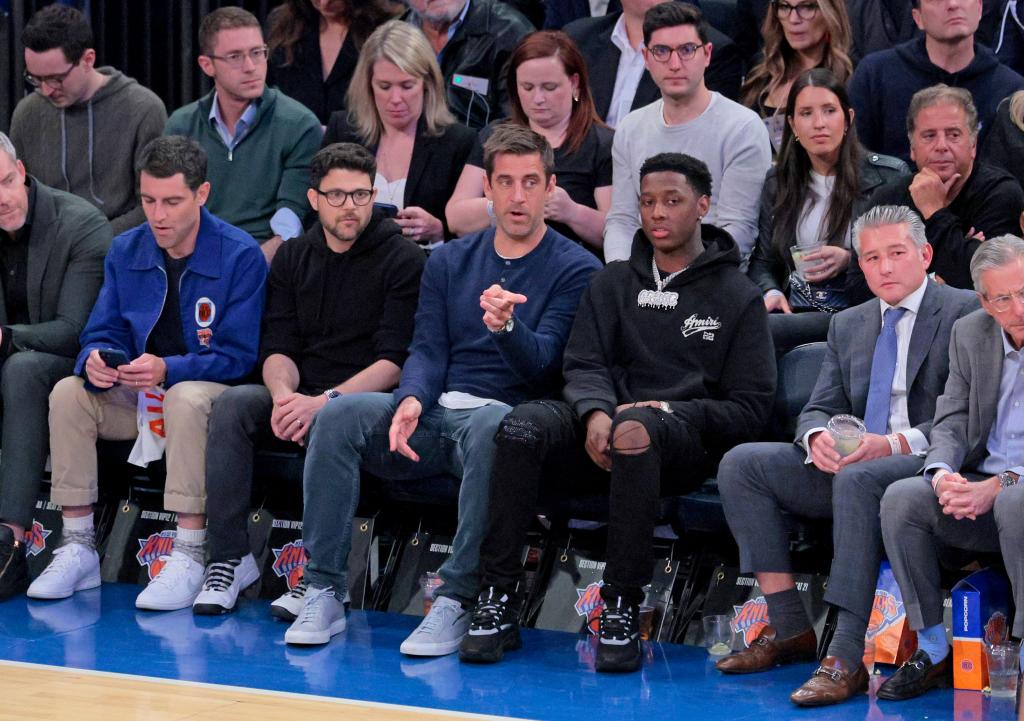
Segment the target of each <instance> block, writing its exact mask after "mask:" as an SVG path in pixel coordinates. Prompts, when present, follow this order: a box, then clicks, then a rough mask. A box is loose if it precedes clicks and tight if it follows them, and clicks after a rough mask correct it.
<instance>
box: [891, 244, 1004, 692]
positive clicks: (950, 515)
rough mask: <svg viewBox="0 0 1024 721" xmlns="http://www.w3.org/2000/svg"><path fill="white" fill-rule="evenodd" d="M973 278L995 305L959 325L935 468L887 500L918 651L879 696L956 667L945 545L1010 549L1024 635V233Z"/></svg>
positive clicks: (935, 432)
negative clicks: (947, 613) (1023, 479)
mask: <svg viewBox="0 0 1024 721" xmlns="http://www.w3.org/2000/svg"><path fill="white" fill-rule="evenodd" d="M971 279H972V281H973V283H974V288H975V290H976V291H977V293H978V297H979V298H980V299H981V305H982V308H983V310H979V311H977V312H976V313H972V314H971V315H969V316H967V317H966V318H964V319H963V320H961V321H959V322H957V323H956V325H955V326H953V332H952V337H951V338H950V342H949V379H948V380H947V381H946V390H945V391H944V392H943V394H942V396H941V397H940V398H939V400H938V403H937V405H936V409H935V425H934V427H933V428H932V436H931V440H932V443H931V446H930V447H929V449H928V457H927V459H926V461H925V464H924V478H923V479H922V477H921V476H920V475H918V476H915V477H912V478H906V479H904V480H901V481H898V482H897V483H894V484H893V485H892V486H890V487H889V489H888V490H887V491H886V492H885V497H884V498H883V499H882V508H881V514H882V535H883V537H884V539H885V550H886V552H887V554H888V555H889V558H890V559H891V560H892V570H893V574H894V575H895V576H896V581H897V582H898V583H899V586H900V592H901V593H902V595H903V604H904V606H905V607H906V609H907V619H908V620H909V621H910V627H911V628H913V629H914V630H915V631H917V636H918V650H917V652H916V653H915V654H914V655H913V656H912V657H911V658H910V660H909V661H908V662H907V663H906V664H904V665H903V666H902V667H901V668H900V669H899V670H898V671H897V672H896V673H895V674H893V676H892V677H890V678H889V679H888V680H887V681H886V682H885V683H884V684H882V686H881V687H880V688H879V690H878V697H879V698H886V699H894V700H898V699H906V698H912V697H914V696H917V695H919V694H921V693H924V692H925V691H927V690H928V689H929V688H932V687H934V686H936V685H938V683H939V682H940V681H942V680H944V678H945V677H947V676H948V674H949V672H950V666H951V664H950V650H949V645H948V642H947V641H946V630H945V629H944V628H943V626H942V591H941V589H940V586H939V559H938V549H939V548H940V547H954V548H962V549H967V550H971V551H981V552H995V551H1002V554H1003V560H1004V561H1005V563H1006V570H1007V572H1008V573H1009V575H1010V582H1011V584H1012V586H1013V594H1014V601H1015V604H1014V605H1015V606H1016V609H1017V612H1016V615H1015V617H1014V621H1013V629H1012V635H1013V636H1015V637H1018V638H1019V637H1020V636H1022V635H1024V486H1022V485H1018V480H1019V478H1020V475H1021V473H1024V432H1022V431H1024V379H1022V376H1024V364H1022V360H1021V352H1020V349H1021V346H1022V344H1024V240H1021V239H1020V238H1015V237H1013V236H1011V235H1004V236H1001V237H998V238H993V239H991V240H988V241H986V242H984V243H982V244H981V247H980V248H979V249H978V250H977V252H976V253H975V254H974V257H973V258H972V259H971Z"/></svg>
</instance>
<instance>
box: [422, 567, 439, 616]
mask: <svg viewBox="0 0 1024 721" xmlns="http://www.w3.org/2000/svg"><path fill="white" fill-rule="evenodd" d="M443 584H444V581H443V580H442V579H441V574H439V573H435V572H433V571H427V572H426V573H424V574H423V577H422V578H420V588H422V589H423V615H424V616H426V615H427V614H428V613H430V609H431V608H432V607H433V605H434V594H436V593H437V589H439V588H441V586H442V585H443Z"/></svg>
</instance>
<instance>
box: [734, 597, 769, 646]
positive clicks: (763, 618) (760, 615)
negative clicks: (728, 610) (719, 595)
mask: <svg viewBox="0 0 1024 721" xmlns="http://www.w3.org/2000/svg"><path fill="white" fill-rule="evenodd" d="M732 610H733V611H734V612H735V613H736V615H735V616H733V619H732V630H733V632H734V633H736V634H737V635H742V636H743V645H744V646H747V647H748V648H749V647H750V644H752V643H753V642H754V640H755V639H756V638H757V634H759V633H761V629H762V628H764V627H765V626H767V625H768V604H767V603H765V600H764V596H758V597H757V598H752V599H750V600H749V601H747V602H746V603H744V604H743V605H742V606H733V607H732Z"/></svg>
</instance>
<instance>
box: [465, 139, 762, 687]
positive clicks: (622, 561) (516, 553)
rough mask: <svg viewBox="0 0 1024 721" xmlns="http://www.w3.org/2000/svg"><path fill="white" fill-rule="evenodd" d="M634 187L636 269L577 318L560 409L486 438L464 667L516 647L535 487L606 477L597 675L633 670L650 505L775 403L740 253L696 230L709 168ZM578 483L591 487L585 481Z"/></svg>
mask: <svg viewBox="0 0 1024 721" xmlns="http://www.w3.org/2000/svg"><path fill="white" fill-rule="evenodd" d="M640 177H641V180H640V216H641V229H640V230H638V231H637V233H636V235H635V236H634V238H633V248H632V253H631V255H630V258H629V260H628V261H626V262H614V263H610V264H609V265H608V266H607V267H606V268H605V269H604V270H603V271H601V272H599V273H598V274H597V275H595V276H594V279H593V281H592V283H591V285H590V287H589V288H588V290H587V291H586V292H585V293H584V294H583V299H582V301H581V302H580V306H579V310H578V311H577V315H576V321H575V323H574V324H573V329H572V334H571V335H570V337H569V344H568V346H567V348H566V351H565V364H564V371H565V380H566V386H565V391H564V395H565V400H566V402H565V403H562V402H557V401H535V402H531V403H524V404H522V405H520V406H518V407H516V408H515V410H513V412H512V413H511V414H509V415H508V416H507V417H506V419H505V421H504V422H503V423H502V424H501V426H500V428H499V430H498V433H497V436H496V438H495V442H496V452H495V456H494V471H493V474H492V476H491V494H492V495H491V516H490V524H489V528H488V533H487V537H486V539H485V540H484V543H483V546H482V547H481V550H480V556H481V566H482V568H481V578H482V581H481V587H482V590H481V592H480V596H479V599H478V604H477V607H476V609H475V610H474V613H473V620H472V624H471V626H470V630H469V633H468V635H467V636H466V637H465V639H464V640H463V642H462V646H461V648H460V654H459V655H460V658H462V660H464V661H475V662H494V661H498V660H500V659H501V657H502V654H503V651H504V650H505V649H513V648H518V647H519V645H520V640H519V628H518V625H517V623H516V603H514V601H513V599H514V598H515V596H516V586H517V584H518V581H519V578H520V577H521V575H522V566H521V564H520V549H522V544H523V540H524V538H525V536H526V531H527V529H528V527H529V524H530V519H531V517H532V515H533V513H534V508H535V505H536V500H537V493H538V487H539V484H540V479H541V477H542V475H545V474H544V472H545V470H546V469H547V470H551V469H552V468H553V467H556V466H557V467H558V468H559V469H561V468H566V467H570V468H572V470H571V471H570V472H568V473H558V474H557V475H555V474H552V475H551V477H552V478H555V477H557V478H576V479H578V480H579V481H582V483H584V484H585V487H588V488H591V489H592V488H593V487H594V483H595V479H594V478H592V476H599V480H596V482H603V483H604V484H606V485H607V484H608V483H609V476H608V475H607V472H610V498H609V520H608V526H609V531H608V565H607V567H606V570H605V576H604V586H603V588H602V589H601V597H602V598H603V599H604V603H605V607H604V610H603V611H602V613H601V622H600V642H599V645H598V651H597V669H598V670H599V671H633V670H636V669H637V668H638V667H639V665H640V635H639V628H638V624H637V621H638V618H637V617H638V609H639V604H640V601H641V600H642V599H643V592H642V591H641V588H642V587H643V586H644V585H645V584H647V583H649V582H650V579H651V566H652V550H651V537H652V535H653V531H654V524H655V522H656V521H657V508H658V499H659V497H660V496H662V495H668V494H675V493H682V492H686V491H688V490H692V489H693V488H696V487H697V486H699V485H700V484H701V483H702V482H703V481H704V479H705V477H706V473H707V470H708V469H709V467H710V466H711V465H712V464H713V462H714V460H715V459H716V458H717V457H719V456H720V455H721V453H723V452H724V451H725V450H726V449H728V448H729V447H731V446H733V445H735V444H737V443H740V442H743V441H746V440H750V439H753V438H755V437H756V436H757V435H758V433H760V431H761V428H762V426H763V424H764V423H765V421H766V420H767V418H768V413H769V410H770V407H771V403H772V400H773V398H774V395H775V363H774V361H773V359H774V351H773V348H772V341H771V337H770V335H769V332H768V319H767V316H766V315H765V312H764V303H762V302H761V301H760V293H759V291H758V290H757V288H756V287H755V286H754V285H753V284H752V283H751V282H750V281H749V280H748V279H747V278H746V277H745V276H744V275H743V274H742V273H741V272H740V270H739V263H740V255H739V250H738V249H737V247H736V244H735V242H734V241H733V239H732V238H731V237H729V235H728V234H727V233H726V232H724V231H722V230H719V229H718V228H716V227H714V226H711V225H702V224H701V220H702V218H703V216H704V214H705V213H707V210H708V206H709V204H710V195H711V175H710V173H709V172H708V169H707V166H705V165H704V163H702V162H701V161H699V160H697V159H695V158H692V157H690V156H687V155H681V154H679V153H662V154H659V155H656V156H654V157H652V158H649V159H648V160H647V161H646V162H645V163H644V164H643V166H642V167H641V169H640ZM583 450H585V451H586V454H587V455H588V456H589V457H590V460H591V461H592V462H593V464H592V465H591V464H589V463H587V462H586V460H585V459H583V458H582V453H581V451H583ZM581 464H582V465H581ZM595 466H596V468H594V467H595ZM581 467H590V468H591V469H592V470H594V473H593V474H588V473H584V474H580V473H579V468H581ZM597 469H600V470H601V471H605V472H606V473H601V474H598V473H597ZM580 487H583V486H580ZM565 490H567V491H570V492H571V489H565Z"/></svg>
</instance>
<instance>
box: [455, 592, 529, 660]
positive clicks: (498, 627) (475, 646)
mask: <svg viewBox="0 0 1024 721" xmlns="http://www.w3.org/2000/svg"><path fill="white" fill-rule="evenodd" d="M522 646H523V642H522V639H520V638H519V620H518V618H517V614H516V609H515V608H514V604H513V603H512V600H511V599H510V598H509V597H508V594H506V593H501V592H499V591H498V590H497V589H496V588H494V587H493V586H491V587H489V588H486V589H484V590H483V591H481V592H480V597H479V599H477V604H476V608H474V609H473V619H472V621H470V624H469V631H468V632H467V633H466V635H465V636H464V637H463V639H462V643H461V644H459V659H460V660H462V661H468V662H470V663H496V662H498V661H500V660H501V658H502V656H504V655H505V651H514V650H515V649H517V648H522Z"/></svg>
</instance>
